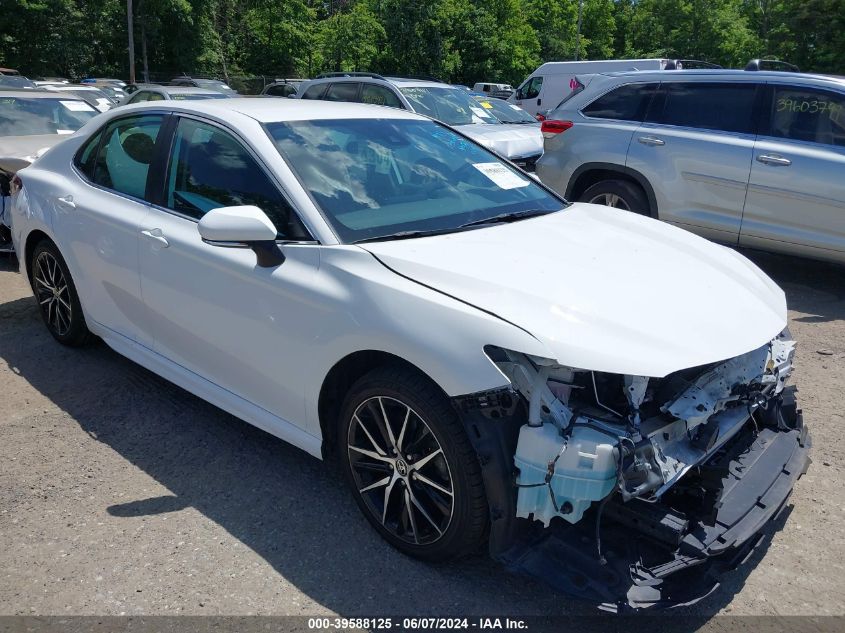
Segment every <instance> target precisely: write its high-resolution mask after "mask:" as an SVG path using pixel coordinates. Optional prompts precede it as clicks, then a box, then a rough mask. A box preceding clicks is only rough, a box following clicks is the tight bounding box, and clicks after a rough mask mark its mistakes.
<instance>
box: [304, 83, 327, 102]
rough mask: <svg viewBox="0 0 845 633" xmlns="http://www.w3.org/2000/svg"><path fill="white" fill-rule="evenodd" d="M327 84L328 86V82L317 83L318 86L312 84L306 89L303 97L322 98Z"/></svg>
mask: <svg viewBox="0 0 845 633" xmlns="http://www.w3.org/2000/svg"><path fill="white" fill-rule="evenodd" d="M327 86H328V84H317V85H316V86H311V87H310V88H308V90H306V91H305V92H304V93H303V95H302V98H303V99H322V98H323V93H325V92H326V87H327Z"/></svg>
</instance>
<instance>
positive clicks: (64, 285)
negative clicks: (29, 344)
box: [29, 239, 93, 347]
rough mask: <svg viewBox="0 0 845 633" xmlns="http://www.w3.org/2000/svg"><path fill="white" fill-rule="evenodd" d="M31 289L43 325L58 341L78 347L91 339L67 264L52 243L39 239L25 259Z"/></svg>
mask: <svg viewBox="0 0 845 633" xmlns="http://www.w3.org/2000/svg"><path fill="white" fill-rule="evenodd" d="M29 270H30V275H31V279H30V281H31V283H32V290H33V292H34V293H35V299H36V300H37V301H38V307H39V310H40V312H41V318H42V319H43V320H44V325H46V326H47V329H48V330H49V332H50V334H52V335H53V338H54V339H56V340H57V341H58V342H59V343H61V344H63V345H68V346H70V347H80V346H82V345H86V344H88V343H90V342H91V340H92V339H93V335H92V334H91V332H89V331H88V326H87V325H86V324H85V317H84V316H83V314H82V305H81V304H80V303H79V295H78V294H77V292H76V286H75V285H74V283H73V278H72V277H71V276H70V271H69V270H68V267H67V264H66V263H65V260H64V258H63V257H62V255H61V253H59V249H58V248H56V245H55V244H53V243H52V242H50V241H49V240H46V239H45V240H42V241H41V242H39V243H38V245H37V246H36V247H35V250H34V251H33V252H32V258H31V259H30V262H29Z"/></svg>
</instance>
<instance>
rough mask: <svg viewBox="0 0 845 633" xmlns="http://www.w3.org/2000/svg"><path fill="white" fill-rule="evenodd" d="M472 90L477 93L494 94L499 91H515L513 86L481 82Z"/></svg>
mask: <svg viewBox="0 0 845 633" xmlns="http://www.w3.org/2000/svg"><path fill="white" fill-rule="evenodd" d="M472 89H473V90H474V91H475V92H486V93H493V92H496V91H498V90H513V86H511V85H510V84H492V83H485V82H483V81H479V82H477V83H476V84H475V85H474V86H473V87H472Z"/></svg>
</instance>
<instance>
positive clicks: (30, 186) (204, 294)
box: [12, 99, 809, 607]
mask: <svg viewBox="0 0 845 633" xmlns="http://www.w3.org/2000/svg"><path fill="white" fill-rule="evenodd" d="M15 183H16V186H15V190H16V191H15V193H14V197H13V200H14V208H13V218H12V219H13V221H12V232H13V237H14V240H15V243H16V246H17V252H18V253H19V254H20V260H21V263H22V272H23V274H25V275H26V276H27V277H28V279H29V280H30V282H31V284H32V287H33V290H34V293H35V296H36V297H37V299H38V303H39V305H40V307H41V312H42V315H43V318H44V322H45V324H46V326H47V328H48V329H49V331H50V332H51V334H52V335H53V336H54V337H55V338H56V339H57V340H58V341H59V342H61V343H64V344H68V345H80V344H83V343H85V342H86V341H88V340H89V339H90V338H91V335H97V336H99V337H101V338H102V339H103V340H104V341H105V342H106V343H107V344H108V345H109V346H111V347H112V348H113V349H114V350H116V351H117V352H118V353H120V354H123V355H125V356H127V357H128V358H130V359H132V360H134V361H136V362H138V363H139V364H141V365H143V366H144V367H147V368H148V369H150V370H151V371H153V372H155V373H157V374H159V375H161V376H163V377H165V378H166V379H168V380H171V381H173V382H174V383H176V384H178V385H180V386H182V387H183V388H185V389H187V390H188V391H190V392H192V393H194V394H196V395H198V396H199V397H201V398H204V399H206V400H208V401H209V402H212V403H214V404H216V405H217V406H219V407H221V408H223V409H225V410H226V411H229V412H231V413H232V414H234V415H236V416H238V417H240V418H242V419H244V420H246V421H247V422H250V423H251V424H254V425H256V426H258V427H260V428H262V429H264V430H266V431H267V432H269V433H271V434H273V435H276V436H278V437H280V438H282V439H284V440H287V441H289V442H291V443H293V444H294V445H296V446H298V447H300V448H302V449H303V450H305V451H307V452H308V453H310V454H312V455H314V456H315V457H318V458H319V457H328V456H332V457H336V458H337V459H338V460H339V462H340V464H341V467H342V469H343V471H344V473H345V477H346V479H347V480H348V483H349V485H350V488H351V492H352V494H353V495H354V497H355V499H356V501H357V503H358V505H359V506H360V508H361V510H362V511H363V513H364V515H365V516H366V517H367V519H368V520H369V521H370V522H371V523H372V525H373V526H374V527H375V529H376V530H377V531H378V532H379V533H380V534H381V535H382V536H383V537H384V538H385V539H386V540H387V541H389V542H390V543H391V544H393V545H394V546H395V547H397V548H399V549H400V550H401V551H403V552H405V553H407V554H410V555H412V556H417V557H420V558H424V559H428V560H451V559H453V558H455V557H457V556H460V555H464V554H469V553H472V552H474V551H476V550H477V548H478V547H479V546H480V545H482V544H483V543H484V542H487V543H488V544H489V548H490V551H491V552H492V554H493V555H494V556H495V557H496V558H497V559H499V560H502V561H504V562H505V563H507V564H508V565H509V566H510V567H511V568H516V569H520V570H522V571H525V572H528V573H533V574H536V575H538V576H541V577H544V578H545V579H546V580H548V581H549V582H551V583H552V584H553V585H554V586H556V587H559V588H561V589H564V590H568V591H572V592H574V593H577V594H579V595H582V596H584V597H586V598H589V599H591V600H594V601H597V602H612V603H614V604H617V605H620V604H627V605H632V606H636V607H643V606H654V605H664V604H666V603H669V602H679V601H681V602H689V601H692V600H695V599H696V598H699V597H701V596H702V595H705V594H706V593H708V592H709V591H710V590H712V588H713V584H714V583H715V582H716V580H715V579H716V578H717V576H718V573H717V572H719V571H724V570H725V569H730V568H733V567H735V566H736V565H737V564H738V561H739V560H742V559H743V558H745V557H746V555H747V553H748V552H749V550H750V549H751V548H752V547H753V546H754V545H755V544H756V543H758V542H759V539H758V538H757V536H758V535H759V533H760V530H761V529H762V528H763V527H764V526H765V525H766V524H767V523H768V522H769V521H770V520H771V519H772V518H773V517H775V516H776V515H777V514H778V512H779V510H780V509H781V508H782V506H783V504H784V501H785V499H786V498H787V497H788V495H789V492H790V490H791V488H792V485H793V483H794V482H795V480H796V479H797V478H798V477H799V476H800V474H801V473H803V472H804V470H805V468H806V465H807V461H808V460H807V453H808V449H809V437H808V435H807V433H806V429H805V428H804V427H803V423H802V418H801V416H800V412H797V411H796V409H795V400H794V390H793V389H792V388H789V387H785V383H786V380H787V378H788V376H789V374H790V371H791V369H792V354H793V349H794V342H793V341H792V340H791V338H790V337H789V334H788V331H786V330H785V326H786V303H785V299H784V294H783V292H782V291H781V290H780V289H779V288H778V287H777V286H776V285H775V284H774V283H773V282H772V281H771V280H770V279H769V278H768V277H766V276H765V275H764V274H763V273H762V272H761V271H760V270H759V269H758V268H757V267H756V266H754V265H753V264H752V263H750V262H749V261H748V260H746V259H745V258H744V257H742V256H741V255H738V254H737V253H735V252H734V251H731V250H728V249H726V248H724V247H722V246H718V245H715V244H712V243H710V242H707V241H705V240H704V239H701V238H699V237H696V236H694V235H692V234H690V233H687V232H685V231H683V230H681V229H678V228H675V227H672V226H668V225H665V224H661V223H659V222H657V221H654V220H650V219H648V218H644V217H640V216H636V215H633V214H629V213H624V212H621V211H618V210H616V209H611V208H606V207H601V206H595V205H588V204H571V205H570V204H568V203H566V202H565V201H564V200H563V199H561V198H559V197H557V196H556V195H555V194H554V193H552V192H551V191H550V190H549V189H546V188H545V187H544V186H542V185H541V184H539V183H538V182H535V181H534V179H533V178H531V177H529V176H528V175H527V174H525V173H524V172H522V171H520V170H519V169H517V168H515V167H513V166H511V165H510V164H509V163H506V162H504V161H503V160H501V159H499V158H498V157H497V155H495V154H493V153H491V152H490V151H488V150H487V149H485V148H484V147H482V146H481V145H478V144H476V143H475V142H473V141H471V140H468V139H467V138H465V137H463V136H461V135H460V134H458V133H457V132H455V131H454V130H452V129H450V128H449V127H447V126H445V125H442V124H440V123H437V122H435V121H433V120H431V119H428V118H425V117H421V116H419V115H416V114H414V113H411V112H406V111H401V110H398V109H388V108H382V107H378V106H369V105H361V104H348V103H343V104H337V103H329V102H321V101H302V100H269V99H221V100H209V101H195V102H187V101H184V102H158V103H146V104H141V105H137V106H134V105H130V106H126V107H123V108H119V109H117V110H114V111H111V112H108V113H106V114H104V115H101V116H100V117H98V118H97V119H96V120H95V121H92V122H91V123H89V124H88V125H86V126H85V127H84V128H83V129H82V130H81V131H80V132H79V133H78V134H76V135H75V136H73V137H71V138H70V139H68V140H67V141H66V142H65V143H63V144H62V145H60V146H58V147H56V148H54V149H52V150H51V151H49V152H47V153H46V154H45V155H44V156H42V157H41V158H40V159H39V160H38V161H37V162H36V163H34V164H33V165H32V166H30V167H28V168H26V169H24V170H22V171H21V172H19V174H18V179H17V180H16V181H15ZM303 503H319V500H317V499H311V500H309V499H303ZM602 519H603V520H602ZM342 529H343V528H342V526H341V525H339V526H338V530H342ZM692 567H695V568H696V569H695V570H693V571H692V572H691V573H692V574H693V577H694V579H695V581H694V582H693V581H692V580H691V579H690V574H689V573H683V572H684V571H686V570H690V569H691V568H692ZM634 569H636V573H635V574H634V573H632V570H634ZM673 572H678V573H677V576H676V577H675V578H678V579H680V581H679V582H675V583H674V584H672V582H673V576H672V573H673Z"/></svg>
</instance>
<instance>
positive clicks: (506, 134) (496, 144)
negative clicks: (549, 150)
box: [455, 123, 543, 158]
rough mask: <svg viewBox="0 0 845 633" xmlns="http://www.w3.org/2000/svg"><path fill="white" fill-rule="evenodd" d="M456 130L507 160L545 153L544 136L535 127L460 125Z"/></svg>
mask: <svg viewBox="0 0 845 633" xmlns="http://www.w3.org/2000/svg"><path fill="white" fill-rule="evenodd" d="M455 129H456V130H458V131H459V132H461V133H462V134H466V135H467V136H468V137H470V138H471V139H472V140H474V141H477V142H478V143H481V144H482V145H484V147H487V148H488V149H491V150H493V151H494V152H496V153H497V154H499V155H500V156H504V157H506V158H524V157H526V156H535V155H537V154H542V153H543V134H542V133H541V132H540V128H539V127H537V126H534V125H518V124H512V123H502V124H500V125H499V124H489V125H488V124H486V123H475V124H469V125H458V126H456V127H455Z"/></svg>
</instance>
